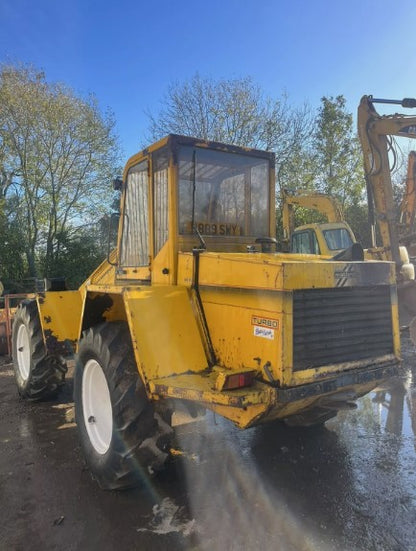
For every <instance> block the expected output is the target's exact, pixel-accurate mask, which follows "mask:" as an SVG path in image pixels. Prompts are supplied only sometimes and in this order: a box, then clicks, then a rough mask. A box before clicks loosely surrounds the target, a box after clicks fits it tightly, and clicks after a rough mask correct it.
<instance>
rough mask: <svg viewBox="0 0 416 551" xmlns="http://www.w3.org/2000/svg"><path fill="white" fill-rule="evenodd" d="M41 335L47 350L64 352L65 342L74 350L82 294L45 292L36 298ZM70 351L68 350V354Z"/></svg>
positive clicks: (81, 305) (77, 335)
mask: <svg viewBox="0 0 416 551" xmlns="http://www.w3.org/2000/svg"><path fill="white" fill-rule="evenodd" d="M36 300H37V303H38V309H39V316H40V321H41V325H42V329H43V335H44V339H45V342H46V345H47V347H48V349H56V347H58V348H59V349H62V350H64V344H65V342H66V343H67V344H69V345H70V347H71V346H72V348H75V344H76V342H77V340H78V337H79V332H80V323H81V319H82V308H83V300H82V293H81V292H80V291H79V290H77V291H62V292H59V291H58V292H46V293H42V294H39V295H37V297H36ZM70 351H71V349H70V348H69V349H68V353H70Z"/></svg>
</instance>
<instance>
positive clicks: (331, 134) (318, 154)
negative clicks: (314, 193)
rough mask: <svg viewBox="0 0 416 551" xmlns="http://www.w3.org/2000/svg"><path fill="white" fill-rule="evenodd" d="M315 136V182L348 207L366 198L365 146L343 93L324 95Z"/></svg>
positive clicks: (316, 185) (317, 186)
mask: <svg viewBox="0 0 416 551" xmlns="http://www.w3.org/2000/svg"><path fill="white" fill-rule="evenodd" d="M321 103H322V104H321V107H320V108H319V111H318V116H317V119H316V130H315V132H314V138H313V149H314V163H315V178H314V185H315V188H316V189H317V190H319V191H323V192H325V193H328V194H329V195H332V196H334V197H336V198H337V199H338V201H339V202H340V203H341V205H342V206H343V207H344V208H346V207H348V206H350V205H357V204H359V203H360V202H361V201H362V199H363V192H364V174H363V168H362V157H361V147H360V144H359V140H358V137H357V135H356V132H355V131H354V129H353V118H352V115H351V113H348V112H347V111H346V102H345V98H344V97H343V96H337V97H336V98H333V97H329V98H327V97H323V98H322V100H321Z"/></svg>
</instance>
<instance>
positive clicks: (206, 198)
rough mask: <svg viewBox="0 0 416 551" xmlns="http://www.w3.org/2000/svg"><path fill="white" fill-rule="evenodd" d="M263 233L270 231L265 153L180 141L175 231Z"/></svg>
mask: <svg viewBox="0 0 416 551" xmlns="http://www.w3.org/2000/svg"><path fill="white" fill-rule="evenodd" d="M194 228H196V229H197V230H198V231H199V233H201V234H202V235H216V236H248V235H249V236H265V235H268V233H269V162H268V161H267V160H266V159H261V158H257V157H250V156H246V155H238V154H235V153H227V152H223V151H214V150H209V149H202V148H195V147H182V148H181V149H180V154H179V232H180V233H181V234H192V233H194V232H195V231H194Z"/></svg>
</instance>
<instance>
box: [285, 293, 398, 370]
mask: <svg viewBox="0 0 416 551" xmlns="http://www.w3.org/2000/svg"><path fill="white" fill-rule="evenodd" d="M390 303H391V298H390V287H389V286H388V285H376V286H373V287H343V288H335V289H334V288H332V289H307V290H302V291H294V293H293V366H294V367H293V370H294V371H301V370H304V369H310V368H314V367H320V366H324V365H329V364H339V363H343V362H351V361H355V360H362V359H365V358H370V357H374V356H382V355H384V354H391V353H393V332H392V320H391V305H390Z"/></svg>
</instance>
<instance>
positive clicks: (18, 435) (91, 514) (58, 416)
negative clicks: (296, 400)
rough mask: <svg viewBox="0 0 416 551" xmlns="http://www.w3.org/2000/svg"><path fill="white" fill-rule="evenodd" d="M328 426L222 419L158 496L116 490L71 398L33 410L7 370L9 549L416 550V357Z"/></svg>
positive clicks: (194, 444) (196, 434)
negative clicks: (82, 435) (248, 425)
mask: <svg viewBox="0 0 416 551" xmlns="http://www.w3.org/2000/svg"><path fill="white" fill-rule="evenodd" d="M403 356H404V363H403V373H402V376H401V377H400V378H398V379H394V380H391V381H390V382H389V384H388V385H386V386H385V388H383V389H378V390H377V391H376V392H373V393H372V394H370V395H368V396H366V397H364V398H362V399H361V400H360V401H359V403H358V409H357V410H355V411H352V412H351V411H350V412H342V413H341V414H339V416H338V417H337V418H336V419H333V420H331V421H329V422H328V423H327V424H326V425H325V427H324V428H321V429H314V430H311V429H309V430H300V429H297V430H295V429H288V428H285V427H282V426H280V425H273V426H264V427H258V428H254V429H250V430H247V431H239V430H238V429H236V428H234V427H233V426H232V425H231V424H229V423H228V422H226V421H224V420H222V419H220V418H215V417H214V416H213V415H212V414H210V413H208V414H207V416H206V418H205V419H204V420H203V421H200V422H198V423H193V424H190V425H183V426H181V427H180V428H178V441H179V443H180V445H181V447H182V449H183V450H184V451H185V452H186V456H185V457H178V458H177V459H175V460H174V461H173V462H172V464H171V465H170V466H169V467H168V468H167V470H166V471H165V472H164V473H163V474H162V475H161V476H159V477H158V478H157V479H155V480H152V481H151V482H149V483H148V484H147V485H146V487H144V488H142V489H138V490H132V491H126V492H104V491H102V490H100V489H99V488H98V487H97V485H96V483H95V482H94V481H93V480H92V479H91V477H90V474H89V472H88V471H87V469H86V468H85V465H84V462H83V459H82V457H81V453H80V449H79V445H78V439H77V433H76V427H75V426H74V424H73V422H72V409H71V406H72V403H71V402H72V397H71V391H72V389H71V381H69V384H68V385H67V388H66V390H65V392H64V393H63V394H62V395H61V397H60V399H59V400H58V401H55V402H52V403H42V404H28V403H25V402H23V401H21V400H20V399H19V397H18V395H17V392H16V389H15V386H14V380H13V374H12V371H11V366H10V365H8V364H3V365H2V366H1V367H0V549H1V550H3V549H4V550H22V551H23V550H27V549H30V550H31V551H44V550H51V549H56V550H58V549H59V550H78V549H80V550H89V549H100V550H101V551H106V550H114V549H117V550H118V551H123V550H125V549H129V550H130V549H140V550H165V549H168V548H169V549H170V550H172V551H175V550H200V549H201V550H207V551H217V550H218V551H223V550H248V551H250V550H258V549H262V550H279V551H280V550H290V551H291V550H307V551H312V550H313V551H315V550H319V551H321V550H348V551H350V550H363V551H364V550H365V551H371V550H374V551H380V550H386V551H387V550H388V551H390V550H392V551H393V550H394V551H399V550H400V551H403V550H409V551H414V550H415V549H416V439H415V434H416V382H415V380H416V350H415V348H414V347H413V345H411V344H410V342H409V340H408V338H407V336H406V335H404V336H403Z"/></svg>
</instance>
